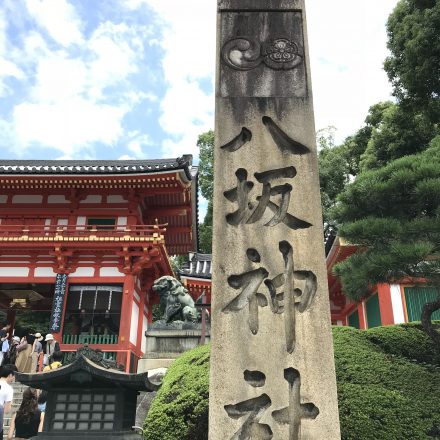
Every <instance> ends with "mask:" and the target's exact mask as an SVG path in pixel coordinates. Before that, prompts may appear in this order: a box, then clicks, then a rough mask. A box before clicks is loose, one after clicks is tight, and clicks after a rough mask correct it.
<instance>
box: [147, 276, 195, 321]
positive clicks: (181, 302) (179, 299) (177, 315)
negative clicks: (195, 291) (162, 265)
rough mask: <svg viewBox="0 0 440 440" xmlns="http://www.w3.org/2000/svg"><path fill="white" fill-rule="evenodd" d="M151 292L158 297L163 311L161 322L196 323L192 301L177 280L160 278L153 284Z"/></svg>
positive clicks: (167, 277) (168, 277)
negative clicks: (155, 293)
mask: <svg viewBox="0 0 440 440" xmlns="http://www.w3.org/2000/svg"><path fill="white" fill-rule="evenodd" d="M153 290H154V291H155V292H157V293H158V294H159V295H160V305H161V307H162V310H164V314H163V316H162V319H161V320H163V321H165V322H170V321H174V320H181V321H185V322H197V319H198V313H197V310H196V308H195V307H194V300H193V299H192V298H191V296H190V295H189V293H188V290H186V289H185V287H183V285H182V283H181V282H180V281H179V280H176V278H173V277H170V276H168V275H167V276H163V277H160V278H158V279H157V280H156V281H155V282H154V284H153Z"/></svg>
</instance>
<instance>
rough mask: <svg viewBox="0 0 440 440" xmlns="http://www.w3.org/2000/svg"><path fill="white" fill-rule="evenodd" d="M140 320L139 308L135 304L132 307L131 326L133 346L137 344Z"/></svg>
mask: <svg viewBox="0 0 440 440" xmlns="http://www.w3.org/2000/svg"><path fill="white" fill-rule="evenodd" d="M138 320H139V307H138V306H137V305H136V304H135V303H133V304H132V307H131V325H130V342H131V343H132V344H133V345H136V344H137V331H138Z"/></svg>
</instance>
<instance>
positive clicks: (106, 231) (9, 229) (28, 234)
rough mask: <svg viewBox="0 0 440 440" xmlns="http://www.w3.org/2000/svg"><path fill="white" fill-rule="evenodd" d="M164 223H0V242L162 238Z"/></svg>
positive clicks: (150, 239)
mask: <svg viewBox="0 0 440 440" xmlns="http://www.w3.org/2000/svg"><path fill="white" fill-rule="evenodd" d="M166 226H167V225H166V224H161V225H160V224H157V225H130V226H98V227H96V226H86V225H73V226H67V225H66V226H64V225H62V226H60V225H49V226H46V225H2V224H0V241H130V240H134V241H153V240H161V239H162V240H163V237H164V234H165V232H166Z"/></svg>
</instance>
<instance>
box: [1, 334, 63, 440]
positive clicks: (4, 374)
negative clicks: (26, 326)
mask: <svg viewBox="0 0 440 440" xmlns="http://www.w3.org/2000/svg"><path fill="white" fill-rule="evenodd" d="M0 348H1V351H0V428H1V432H0V440H1V439H3V418H4V416H5V415H8V414H10V413H11V411H12V402H13V398H14V389H13V387H12V383H13V382H14V380H15V373H16V372H17V371H18V372H20V373H37V372H39V371H43V372H47V371H51V370H54V369H56V368H59V367H61V366H62V359H63V354H62V353H61V350H60V344H59V343H58V342H57V341H56V340H55V338H54V337H53V335H52V334H50V333H48V334H47V335H46V337H43V336H42V335H41V333H39V332H36V333H35V332H32V331H29V332H26V334H25V335H22V336H21V337H20V336H18V335H14V334H13V331H12V330H11V326H10V325H6V326H4V327H3V328H2V329H1V330H0ZM46 399H47V392H46V391H43V390H36V389H33V388H26V389H25V391H24V392H23V400H22V402H21V405H20V407H19V408H18V411H17V412H16V413H15V414H13V415H12V418H11V422H10V425H9V431H8V435H7V438H8V439H16V440H20V439H28V438H31V437H34V436H36V435H37V433H38V432H41V431H42V428H43V421H44V412H45V409H46Z"/></svg>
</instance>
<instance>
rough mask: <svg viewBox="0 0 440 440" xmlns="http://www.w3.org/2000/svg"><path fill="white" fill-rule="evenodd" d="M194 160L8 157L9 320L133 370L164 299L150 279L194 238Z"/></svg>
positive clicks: (4, 217) (5, 294) (4, 205)
mask: <svg viewBox="0 0 440 440" xmlns="http://www.w3.org/2000/svg"><path fill="white" fill-rule="evenodd" d="M191 160H192V158H191V156H184V157H182V158H179V159H177V160H174V159H171V160H166V159H164V160H149V161H148V160H147V161H31V162H30V161H0V310H1V311H2V312H3V314H6V315H7V321H8V322H9V323H13V324H14V322H15V324H16V325H15V327H16V328H17V330H22V329H23V330H24V329H25V327H26V326H28V327H29V325H32V327H33V328H34V330H35V331H39V332H41V333H44V332H47V333H49V332H50V333H53V334H54V336H55V339H56V340H57V341H59V342H60V343H61V349H62V351H65V352H69V351H76V349H77V348H78V347H79V346H81V345H82V344H83V343H89V344H90V345H91V346H92V347H93V348H100V349H101V350H103V351H104V352H106V355H107V356H108V357H110V358H114V359H116V360H117V361H118V362H120V363H123V364H124V365H125V366H126V369H127V371H128V370H132V371H134V370H135V368H136V363H137V360H138V359H139V357H141V356H142V354H143V352H144V342H145V338H144V336H143V335H144V332H145V330H146V328H147V324H148V322H151V320H152V305H153V304H155V303H157V302H159V298H158V297H157V295H156V294H155V293H154V292H152V290H151V286H152V284H153V282H154V280H155V279H157V278H158V277H160V276H162V275H169V274H172V269H171V267H170V263H169V260H168V255H174V254H176V255H179V254H186V253H188V252H189V251H190V250H192V249H194V248H195V247H196V229H195V224H196V222H195V216H196V209H195V206H196V202H197V200H196V199H197V194H196V185H195V184H194V179H195V178H196V173H197V169H196V168H194V167H192V164H191ZM49 319H50V328H49V329H48V328H47V325H48V323H49ZM44 325H45V326H46V327H45V328H43V326H44Z"/></svg>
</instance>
